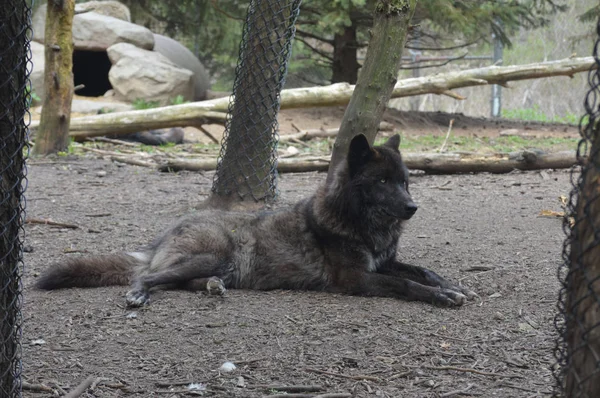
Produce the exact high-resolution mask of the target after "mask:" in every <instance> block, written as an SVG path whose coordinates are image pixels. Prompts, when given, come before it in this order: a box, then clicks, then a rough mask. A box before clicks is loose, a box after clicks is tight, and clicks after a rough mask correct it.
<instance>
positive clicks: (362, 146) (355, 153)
mask: <svg viewBox="0 0 600 398" xmlns="http://www.w3.org/2000/svg"><path fill="white" fill-rule="evenodd" d="M372 155H373V149H372V148H371V145H369V141H367V137H365V136H364V134H359V135H357V136H356V137H354V138H352V141H350V149H349V150H348V166H349V167H350V175H354V174H355V173H356V171H358V169H359V168H360V166H362V165H364V164H365V163H367V162H368V161H369V160H370V159H371V156H372Z"/></svg>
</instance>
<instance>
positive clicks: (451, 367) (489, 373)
mask: <svg viewBox="0 0 600 398" xmlns="http://www.w3.org/2000/svg"><path fill="white" fill-rule="evenodd" d="M404 366H409V367H414V368H422V369H431V370H454V371H457V372H466V373H475V374H478V375H482V376H491V377H508V378H519V379H522V378H524V377H525V376H521V375H518V374H506V373H496V372H484V371H482V370H477V369H472V368H459V367H457V366H428V365H424V366H419V365H414V366H413V365H404Z"/></svg>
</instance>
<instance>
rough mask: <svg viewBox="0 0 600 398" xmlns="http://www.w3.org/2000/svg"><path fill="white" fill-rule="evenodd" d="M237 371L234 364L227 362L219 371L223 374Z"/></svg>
mask: <svg viewBox="0 0 600 398" xmlns="http://www.w3.org/2000/svg"><path fill="white" fill-rule="evenodd" d="M235 369H236V366H235V365H234V364H233V362H225V363H223V365H221V367H220V368H219V370H220V371H221V372H225V373H229V372H233V371H234V370H235Z"/></svg>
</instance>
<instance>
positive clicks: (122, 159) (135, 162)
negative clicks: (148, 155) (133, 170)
mask: <svg viewBox="0 0 600 398" xmlns="http://www.w3.org/2000/svg"><path fill="white" fill-rule="evenodd" d="M110 160H112V161H113V162H119V163H126V164H131V165H133V166H141V167H149V168H151V169H152V168H156V167H157V164H156V163H152V162H144V161H143V160H138V159H130V158H126V157H123V156H111V157H110Z"/></svg>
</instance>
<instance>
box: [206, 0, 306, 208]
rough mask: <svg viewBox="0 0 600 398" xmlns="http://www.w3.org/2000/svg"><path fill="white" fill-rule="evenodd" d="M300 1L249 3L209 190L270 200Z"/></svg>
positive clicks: (219, 194)
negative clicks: (280, 114) (228, 116)
mask: <svg viewBox="0 0 600 398" xmlns="http://www.w3.org/2000/svg"><path fill="white" fill-rule="evenodd" d="M297 7H299V1H297V0H287V1H282V2H274V3H271V2H269V1H268V0H253V1H251V3H250V6H249V8H248V16H247V19H246V24H245V26H244V34H243V39H242V49H241V51H240V59H239V61H238V67H237V69H236V77H235V82H234V90H233V91H234V95H235V103H234V105H233V109H232V110H231V120H230V122H229V123H227V124H226V131H225V136H224V142H223V148H222V150H221V155H220V158H221V159H220V162H219V166H218V168H217V173H216V176H215V181H214V183H213V187H212V191H213V193H214V194H215V195H217V196H220V197H230V198H234V199H235V200H240V201H243V200H246V199H253V200H254V201H255V202H258V201H269V200H272V199H274V197H275V194H276V186H275V185H276V183H275V181H276V175H277V171H276V169H275V168H276V162H277V160H276V152H275V149H276V146H277V138H276V129H277V113H278V112H279V106H280V95H281V89H282V87H283V82H284V78H285V73H286V71H287V62H288V60H289V56H290V53H291V42H292V38H293V35H294V23H295V20H296V17H297V12H296V10H297Z"/></svg>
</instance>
